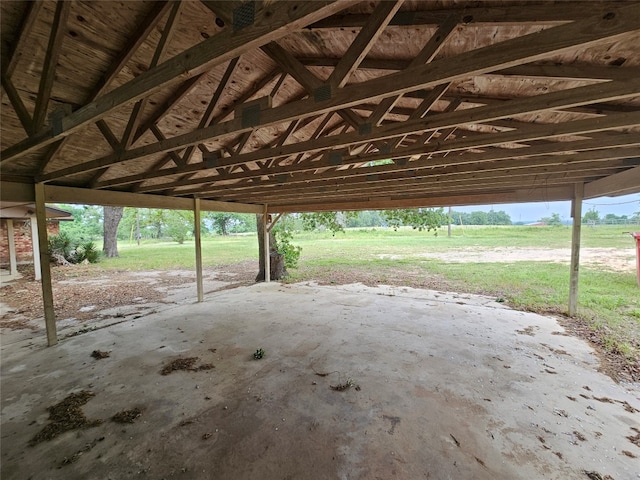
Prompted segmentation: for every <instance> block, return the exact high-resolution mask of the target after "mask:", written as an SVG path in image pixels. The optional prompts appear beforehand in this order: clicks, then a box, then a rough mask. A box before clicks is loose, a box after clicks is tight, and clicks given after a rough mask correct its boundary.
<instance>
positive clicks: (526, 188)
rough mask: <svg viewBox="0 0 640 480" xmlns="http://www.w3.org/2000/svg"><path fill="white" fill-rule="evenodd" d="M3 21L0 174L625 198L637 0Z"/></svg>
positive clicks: (171, 6)
mask: <svg viewBox="0 0 640 480" xmlns="http://www.w3.org/2000/svg"><path fill="white" fill-rule="evenodd" d="M587 4H588V8H586V7H587ZM474 5H475V4H474ZM0 8H1V9H2V12H1V13H2V20H1V22H2V24H1V26H2V42H3V48H2V52H3V57H2V75H1V80H2V152H1V159H0V160H1V162H2V163H1V167H2V176H3V181H8V180H9V181H14V182H25V183H45V184H47V185H49V186H51V187H55V188H58V189H60V188H64V187H69V190H68V191H69V192H73V195H72V197H73V198H77V201H82V199H83V198H85V200H86V199H87V198H100V195H103V198H106V197H109V196H113V198H119V199H122V201H128V202H129V201H132V199H134V198H152V197H145V196H149V195H153V198H158V197H169V198H175V199H176V204H181V205H182V202H178V201H177V199H178V198H183V199H184V198H194V197H195V198H201V199H203V200H212V201H216V202H232V203H233V204H237V205H239V206H240V205H255V206H260V207H262V206H263V205H268V208H269V210H270V211H274V212H286V211H311V210H336V209H365V208H394V207H415V206H431V205H434V206H435V205H449V204H473V203H501V202H514V201H528V200H529V201H536V200H538V201H539V200H553V199H570V198H572V197H573V195H574V191H575V185H576V184H584V185H585V195H586V196H587V197H589V196H598V195H605V194H622V193H630V192H637V191H640V157H639V156H638V146H639V143H640V140H639V138H640V135H638V132H639V130H640V129H639V127H640V51H638V49H637V47H636V46H637V44H638V42H639V41H640V4H639V3H638V2H635V1H633V2H632V1H629V2H622V3H618V2H551V3H549V2H526V3H525V4H523V3H522V2H517V1H495V2H487V3H486V4H484V5H482V4H481V5H480V6H477V5H476V6H473V7H467V6H461V5H460V4H458V3H454V2H449V1H447V0H445V1H442V2H420V1H409V0H407V1H404V2H403V1H402V0H392V1H391V0H390V1H379V2H353V1H323V2H321V1H314V2H306V1H283V0H280V1H271V2H253V1H248V2H222V1H202V2H196V1H189V2H180V1H171V2H153V1H131V2H126V3H124V4H122V3H119V2H110V1H104V2H81V1H77V0H73V1H53V0H45V1H41V2H3V3H2V4H0ZM52 191H54V190H52ZM56 191H60V190H56ZM89 192H91V193H89ZM99 192H102V193H99ZM132 194H138V195H139V197H135V196H134V195H132ZM3 198H4V196H3ZM7 199H8V200H10V199H9V198H7ZM136 202H138V201H136ZM139 202H140V204H143V203H144V200H140V201H139ZM104 203H107V202H104ZM216 205H218V204H216ZM242 208H245V207H242ZM245 210H246V208H245Z"/></svg>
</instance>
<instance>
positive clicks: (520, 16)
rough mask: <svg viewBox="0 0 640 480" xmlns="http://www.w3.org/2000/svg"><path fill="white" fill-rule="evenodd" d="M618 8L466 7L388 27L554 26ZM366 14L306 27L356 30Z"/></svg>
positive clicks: (419, 14) (401, 19)
mask: <svg viewBox="0 0 640 480" xmlns="http://www.w3.org/2000/svg"><path fill="white" fill-rule="evenodd" d="M617 6H618V4H617V3H616V2H611V1H608V2H598V3H592V4H590V8H584V4H583V3H577V2H575V3H572V2H562V3H561V4H557V5H547V4H541V5H535V4H529V5H526V8H522V6H520V5H518V6H506V7H482V6H480V7H466V8H464V12H463V14H462V15H461V14H460V10H459V9H453V8H449V9H447V8H444V9H438V10H431V11H428V10H427V11H402V12H398V13H397V14H396V15H395V17H394V18H392V19H391V22H389V25H390V26H398V27H408V28H410V27H414V26H419V25H432V26H433V25H439V24H441V23H442V22H443V21H444V20H445V19H446V18H447V17H449V16H450V15H458V16H461V19H460V20H461V23H464V24H470V25H474V24H476V25H477V24H500V25H503V26H507V25H514V26H521V25H523V24H538V25H539V24H545V25H554V24H556V25H557V24H561V23H566V22H571V21H575V20H579V19H582V18H585V17H588V16H591V15H602V14H604V13H606V12H608V11H610V10H612V9H615V8H616V7H617ZM368 19H369V16H368V15H366V14H343V15H334V16H332V17H328V18H325V19H324V20H320V21H318V22H316V23H314V24H312V25H310V26H309V29H310V30H318V29H326V28H331V29H335V28H354V27H355V28H359V27H362V26H363V25H365V24H366V22H367V20H368Z"/></svg>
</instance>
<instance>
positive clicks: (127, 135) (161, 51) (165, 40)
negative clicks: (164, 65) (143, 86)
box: [120, 2, 182, 150]
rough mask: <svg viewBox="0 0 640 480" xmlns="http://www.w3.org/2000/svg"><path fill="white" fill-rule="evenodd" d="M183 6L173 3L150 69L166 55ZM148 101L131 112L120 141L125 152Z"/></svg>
mask: <svg viewBox="0 0 640 480" xmlns="http://www.w3.org/2000/svg"><path fill="white" fill-rule="evenodd" d="M181 5H182V2H172V6H171V11H170V12H169V17H168V18H167V21H166V23H165V25H164V29H163V30H162V35H161V36H160V40H159V41H158V45H157V46H156V50H155V52H154V54H153V58H152V59H151V62H150V63H149V68H153V67H155V66H156V65H158V63H160V62H161V60H162V57H163V56H165V55H166V52H167V47H168V45H169V43H170V41H171V36H172V35H173V32H174V31H175V28H174V27H175V24H176V19H177V18H178V16H179V13H180V7H181ZM148 99H149V97H145V98H143V99H141V100H138V101H137V102H136V104H135V105H134V106H133V110H132V111H131V115H130V116H129V122H127V126H126V127H125V130H124V133H123V135H122V140H121V141H120V144H121V148H122V149H123V150H126V149H127V148H129V147H130V146H131V144H132V143H133V140H134V138H135V137H134V134H135V132H136V131H137V129H138V125H139V122H140V118H141V116H142V112H143V111H144V109H145V107H146V105H147V101H148Z"/></svg>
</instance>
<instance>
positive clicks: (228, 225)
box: [203, 212, 251, 235]
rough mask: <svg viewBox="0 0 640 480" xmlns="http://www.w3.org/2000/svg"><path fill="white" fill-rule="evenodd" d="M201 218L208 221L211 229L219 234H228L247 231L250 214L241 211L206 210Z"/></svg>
mask: <svg viewBox="0 0 640 480" xmlns="http://www.w3.org/2000/svg"><path fill="white" fill-rule="evenodd" d="M203 218H204V219H205V220H206V221H207V222H208V223H210V225H211V227H212V229H213V230H214V231H215V232H216V233H218V234H219V235H229V233H232V232H238V231H240V232H247V231H250V230H251V226H250V225H249V224H248V223H249V218H250V216H248V215H246V214H242V213H227V212H206V213H205V214H204V215H203Z"/></svg>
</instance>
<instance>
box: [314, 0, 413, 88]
mask: <svg viewBox="0 0 640 480" xmlns="http://www.w3.org/2000/svg"><path fill="white" fill-rule="evenodd" d="M403 1H404V0H393V1H387V2H380V3H379V4H378V6H377V7H376V9H375V10H374V11H373V13H372V14H371V15H370V16H369V19H368V20H367V23H365V24H364V25H363V26H362V29H361V30H360V32H359V33H358V36H357V37H356V38H355V40H354V41H353V42H352V43H351V45H349V48H348V49H347V51H346V52H345V54H344V55H343V56H342V57H341V58H340V60H339V61H338V64H337V65H336V66H335V68H334V69H333V72H332V73H331V76H330V77H329V80H328V81H327V83H329V84H330V85H331V86H332V87H335V88H342V87H344V86H345V85H346V84H347V82H348V81H349V77H350V76H351V74H352V73H353V72H354V71H355V70H357V68H358V66H359V65H360V62H362V60H364V57H366V56H367V53H369V50H370V49H371V47H372V46H373V44H374V43H375V42H376V40H377V39H378V37H379V36H380V35H382V32H383V31H384V29H385V27H386V26H387V25H388V23H389V22H390V21H391V19H392V18H393V16H394V15H395V14H396V12H397V11H398V9H399V8H400V6H401V5H402V3H403Z"/></svg>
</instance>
